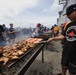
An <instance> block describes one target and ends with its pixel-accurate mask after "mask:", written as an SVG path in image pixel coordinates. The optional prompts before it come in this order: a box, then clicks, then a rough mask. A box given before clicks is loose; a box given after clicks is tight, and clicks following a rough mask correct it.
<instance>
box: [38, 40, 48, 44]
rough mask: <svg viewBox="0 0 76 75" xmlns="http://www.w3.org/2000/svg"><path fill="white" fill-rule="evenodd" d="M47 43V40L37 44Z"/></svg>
mask: <svg viewBox="0 0 76 75" xmlns="http://www.w3.org/2000/svg"><path fill="white" fill-rule="evenodd" d="M44 43H49V41H41V42H39V44H44Z"/></svg>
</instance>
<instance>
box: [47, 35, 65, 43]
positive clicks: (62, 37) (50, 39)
mask: <svg viewBox="0 0 76 75" xmlns="http://www.w3.org/2000/svg"><path fill="white" fill-rule="evenodd" d="M64 38H65V37H64V36H63V35H60V36H58V37H53V38H49V39H48V41H49V42H51V41H53V40H62V39H64Z"/></svg>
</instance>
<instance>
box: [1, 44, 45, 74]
mask: <svg viewBox="0 0 76 75" xmlns="http://www.w3.org/2000/svg"><path fill="white" fill-rule="evenodd" d="M44 46H45V43H43V44H42V43H40V44H36V45H35V46H34V47H33V48H31V49H29V50H27V52H25V54H23V55H22V56H20V57H19V59H17V60H13V61H10V62H8V63H7V64H6V65H5V66H3V65H2V63H0V66H1V68H0V69H1V70H0V71H1V74H2V75H24V73H26V71H27V70H28V68H29V67H30V65H31V64H32V63H33V61H34V60H35V58H36V57H37V56H38V54H39V53H40V52H41V51H42V62H44V52H43V47H44Z"/></svg>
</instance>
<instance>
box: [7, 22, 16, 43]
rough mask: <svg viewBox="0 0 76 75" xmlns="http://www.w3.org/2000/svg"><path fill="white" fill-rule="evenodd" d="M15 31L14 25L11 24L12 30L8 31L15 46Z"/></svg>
mask: <svg viewBox="0 0 76 75" xmlns="http://www.w3.org/2000/svg"><path fill="white" fill-rule="evenodd" d="M15 32H16V31H15V29H14V28H13V23H10V28H9V30H8V33H9V36H10V42H11V43H12V44H13V43H14V41H15Z"/></svg>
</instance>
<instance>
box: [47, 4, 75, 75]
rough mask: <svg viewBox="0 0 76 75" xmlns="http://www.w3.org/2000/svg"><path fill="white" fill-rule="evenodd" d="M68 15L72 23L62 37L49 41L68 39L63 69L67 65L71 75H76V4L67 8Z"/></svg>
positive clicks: (64, 50)
mask: <svg viewBox="0 0 76 75" xmlns="http://www.w3.org/2000/svg"><path fill="white" fill-rule="evenodd" d="M66 15H67V17H68V18H69V19H70V20H71V22H70V23H69V24H68V25H67V26H66V28H65V30H64V32H63V33H62V35H60V36H59V37H54V38H50V39H49V40H48V41H52V40H62V39H64V38H65V39H66V42H65V44H64V48H63V52H62V67H64V65H67V66H68V70H69V73H70V75H76V4H73V5H70V6H69V7H67V9H66ZM64 58H66V59H65V60H64ZM65 73H66V72H62V75H66V74H65Z"/></svg>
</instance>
